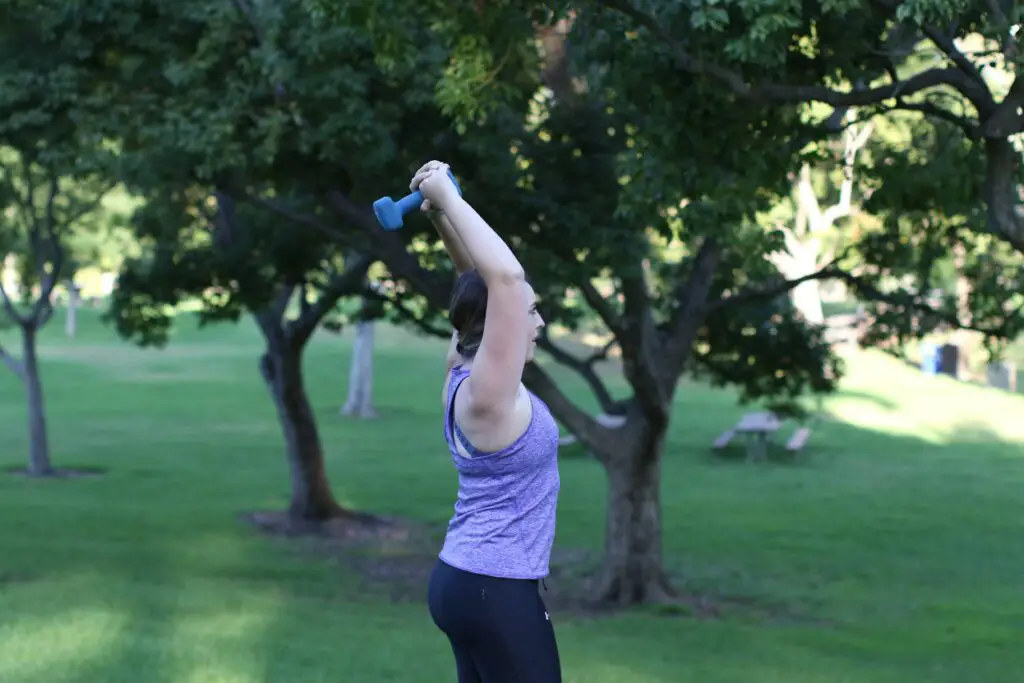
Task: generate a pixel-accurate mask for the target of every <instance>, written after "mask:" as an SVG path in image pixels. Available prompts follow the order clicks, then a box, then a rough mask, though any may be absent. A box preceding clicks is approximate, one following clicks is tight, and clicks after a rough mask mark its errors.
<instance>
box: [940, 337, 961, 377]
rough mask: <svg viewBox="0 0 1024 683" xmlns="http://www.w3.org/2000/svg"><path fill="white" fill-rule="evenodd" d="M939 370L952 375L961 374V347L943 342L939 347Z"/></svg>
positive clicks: (957, 375)
mask: <svg viewBox="0 0 1024 683" xmlns="http://www.w3.org/2000/svg"><path fill="white" fill-rule="evenodd" d="M939 372H941V373H942V374H944V375H949V376H950V377H959V376H960V347H959V346H957V345H956V344H943V345H942V346H940V347H939Z"/></svg>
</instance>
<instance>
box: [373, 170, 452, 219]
mask: <svg viewBox="0 0 1024 683" xmlns="http://www.w3.org/2000/svg"><path fill="white" fill-rule="evenodd" d="M448 177H449V178H451V179H452V184H453V185H455V190H456V191H457V192H458V193H459V196H461V195H462V188H461V187H459V183H458V181H457V180H455V176H454V175H453V174H452V172H451V169H449V170H448ZM421 204H423V193H422V192H420V191H419V190H416V191H415V192H412V193H411V194H408V195H406V196H404V197H402V198H401V199H399V200H398V201H397V202H395V201H392V200H391V199H390V198H389V197H381V198H380V199H378V200H377V201H376V202H374V204H373V210H374V213H375V214H376V215H377V220H378V221H379V222H380V224H381V227H383V228H384V229H385V230H397V229H398V228H400V227H402V223H403V221H402V217H403V216H405V215H406V214H407V213H409V212H411V211H415V210H416V209H417V208H419V206H420V205H421Z"/></svg>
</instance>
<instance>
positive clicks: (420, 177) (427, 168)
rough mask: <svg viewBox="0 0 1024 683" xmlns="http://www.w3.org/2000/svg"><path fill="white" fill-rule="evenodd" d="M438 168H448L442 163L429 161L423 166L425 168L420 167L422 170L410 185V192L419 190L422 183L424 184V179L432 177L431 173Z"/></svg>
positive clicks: (417, 172)
mask: <svg viewBox="0 0 1024 683" xmlns="http://www.w3.org/2000/svg"><path fill="white" fill-rule="evenodd" d="M438 168H447V165H446V164H443V163H442V162H440V161H428V162H427V163H425V164H423V166H421V167H420V170H418V171H416V174H415V175H414V176H413V178H412V182H411V183H409V190H411V191H412V192H415V191H416V189H417V188H419V186H420V183H421V182H423V179H424V178H426V177H427V176H428V175H430V173H431V171H434V170H436V169H438Z"/></svg>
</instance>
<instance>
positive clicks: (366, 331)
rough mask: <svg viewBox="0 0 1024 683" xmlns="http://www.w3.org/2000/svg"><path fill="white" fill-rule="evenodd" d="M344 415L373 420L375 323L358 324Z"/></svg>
mask: <svg viewBox="0 0 1024 683" xmlns="http://www.w3.org/2000/svg"><path fill="white" fill-rule="evenodd" d="M341 414H342V415H355V416H356V417H359V418H362V419H364V420H366V419H373V418H375V417H377V411H376V410H374V409H373V322H372V321H369V320H366V321H361V322H358V323H356V340H355V343H354V344H353V346H352V363H351V365H350V368H349V377H348V400H347V401H346V402H345V405H344V406H343V407H342V409H341Z"/></svg>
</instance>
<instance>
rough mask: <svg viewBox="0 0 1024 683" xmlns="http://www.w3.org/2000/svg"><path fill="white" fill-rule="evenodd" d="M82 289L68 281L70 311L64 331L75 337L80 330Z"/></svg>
mask: <svg viewBox="0 0 1024 683" xmlns="http://www.w3.org/2000/svg"><path fill="white" fill-rule="evenodd" d="M80 292H81V290H80V289H79V288H78V287H76V286H75V284H74V283H68V313H67V320H66V321H65V324H64V332H65V333H66V334H67V336H68V337H70V338H73V337H74V336H75V332H76V331H77V330H78V306H79V304H80V303H81V294H80Z"/></svg>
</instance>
